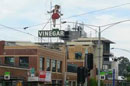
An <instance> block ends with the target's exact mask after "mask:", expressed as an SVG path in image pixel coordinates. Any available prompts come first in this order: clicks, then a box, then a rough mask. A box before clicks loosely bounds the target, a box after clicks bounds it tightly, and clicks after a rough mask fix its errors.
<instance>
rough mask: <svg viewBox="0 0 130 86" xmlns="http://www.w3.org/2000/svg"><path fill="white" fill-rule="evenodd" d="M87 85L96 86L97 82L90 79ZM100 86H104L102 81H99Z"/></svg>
mask: <svg viewBox="0 0 130 86" xmlns="http://www.w3.org/2000/svg"><path fill="white" fill-rule="evenodd" d="M89 84H90V86H98V81H97V80H96V79H95V78H91V79H90V81H89ZM101 86H104V83H103V81H101Z"/></svg>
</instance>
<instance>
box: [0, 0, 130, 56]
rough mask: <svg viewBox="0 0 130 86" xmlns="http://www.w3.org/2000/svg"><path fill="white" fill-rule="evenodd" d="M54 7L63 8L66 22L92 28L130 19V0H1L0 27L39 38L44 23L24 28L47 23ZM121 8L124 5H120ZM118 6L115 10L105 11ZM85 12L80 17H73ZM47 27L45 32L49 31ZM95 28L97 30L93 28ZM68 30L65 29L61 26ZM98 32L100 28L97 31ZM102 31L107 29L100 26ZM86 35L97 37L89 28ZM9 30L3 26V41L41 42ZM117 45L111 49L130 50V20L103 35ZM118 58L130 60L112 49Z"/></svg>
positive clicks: (125, 54) (127, 54) (0, 28)
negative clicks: (51, 7)
mask: <svg viewBox="0 0 130 86" xmlns="http://www.w3.org/2000/svg"><path fill="white" fill-rule="evenodd" d="M50 2H52V6H54V5H55V4H59V5H61V11H62V13H63V14H64V15H63V16H62V20H63V21H72V22H76V21H78V22H84V23H85V24H92V25H105V24H109V23H114V22H118V21H122V20H126V19H130V1H129V0H0V24H3V25H6V26H9V27H13V28H15V29H17V30H20V31H23V32H25V33H31V34H33V35H35V36H37V33H38V30H40V29H42V28H43V27H44V25H45V24H42V25H39V26H35V27H30V28H28V29H27V30H24V29H23V28H24V27H27V26H33V25H37V24H41V23H46V22H47V21H48V19H49V17H50V15H49V14H47V11H49V10H50ZM120 5H122V6H120ZM114 6H119V7H115V8H110V9H105V10H101V11H97V10H100V9H104V8H109V7H114ZM82 13H87V14H86V15H81V16H77V17H72V16H75V15H79V14H82ZM48 28H49V25H47V26H46V27H45V28H44V29H48ZM92 28H94V27H92ZM62 29H65V26H62ZM94 29H97V28H94ZM101 29H104V28H103V27H101ZM85 31H86V32H87V36H88V37H89V36H95V35H96V34H95V32H94V31H92V30H90V29H88V28H86V27H85ZM25 33H21V32H18V31H14V30H11V29H7V28H5V27H3V26H0V40H8V41H38V38H36V37H34V36H30V35H28V34H25ZM101 36H102V37H105V38H107V39H109V40H111V41H113V42H115V44H112V47H115V48H122V49H127V50H130V21H128V22H124V23H121V24H118V25H115V26H113V27H111V28H109V29H108V30H105V31H104V32H102V34H101ZM112 52H113V53H114V55H115V56H117V57H118V56H126V57H130V52H129V53H128V52H125V51H122V50H119V49H115V50H112Z"/></svg>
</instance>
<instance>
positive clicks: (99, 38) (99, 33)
mask: <svg viewBox="0 0 130 86" xmlns="http://www.w3.org/2000/svg"><path fill="white" fill-rule="evenodd" d="M100 59H101V27H100V26H99V31H98V86H100V64H101V61H100Z"/></svg>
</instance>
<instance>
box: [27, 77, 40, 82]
mask: <svg viewBox="0 0 130 86" xmlns="http://www.w3.org/2000/svg"><path fill="white" fill-rule="evenodd" d="M38 80H39V79H38V77H28V81H38Z"/></svg>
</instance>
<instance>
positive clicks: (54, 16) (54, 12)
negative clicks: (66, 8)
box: [48, 5, 63, 27]
mask: <svg viewBox="0 0 130 86" xmlns="http://www.w3.org/2000/svg"><path fill="white" fill-rule="evenodd" d="M59 9H60V6H59V5H55V8H54V9H53V10H52V11H50V12H48V13H52V16H51V18H52V21H53V27H55V26H56V19H59V18H60V16H61V15H63V14H61V13H60V11H59Z"/></svg>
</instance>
